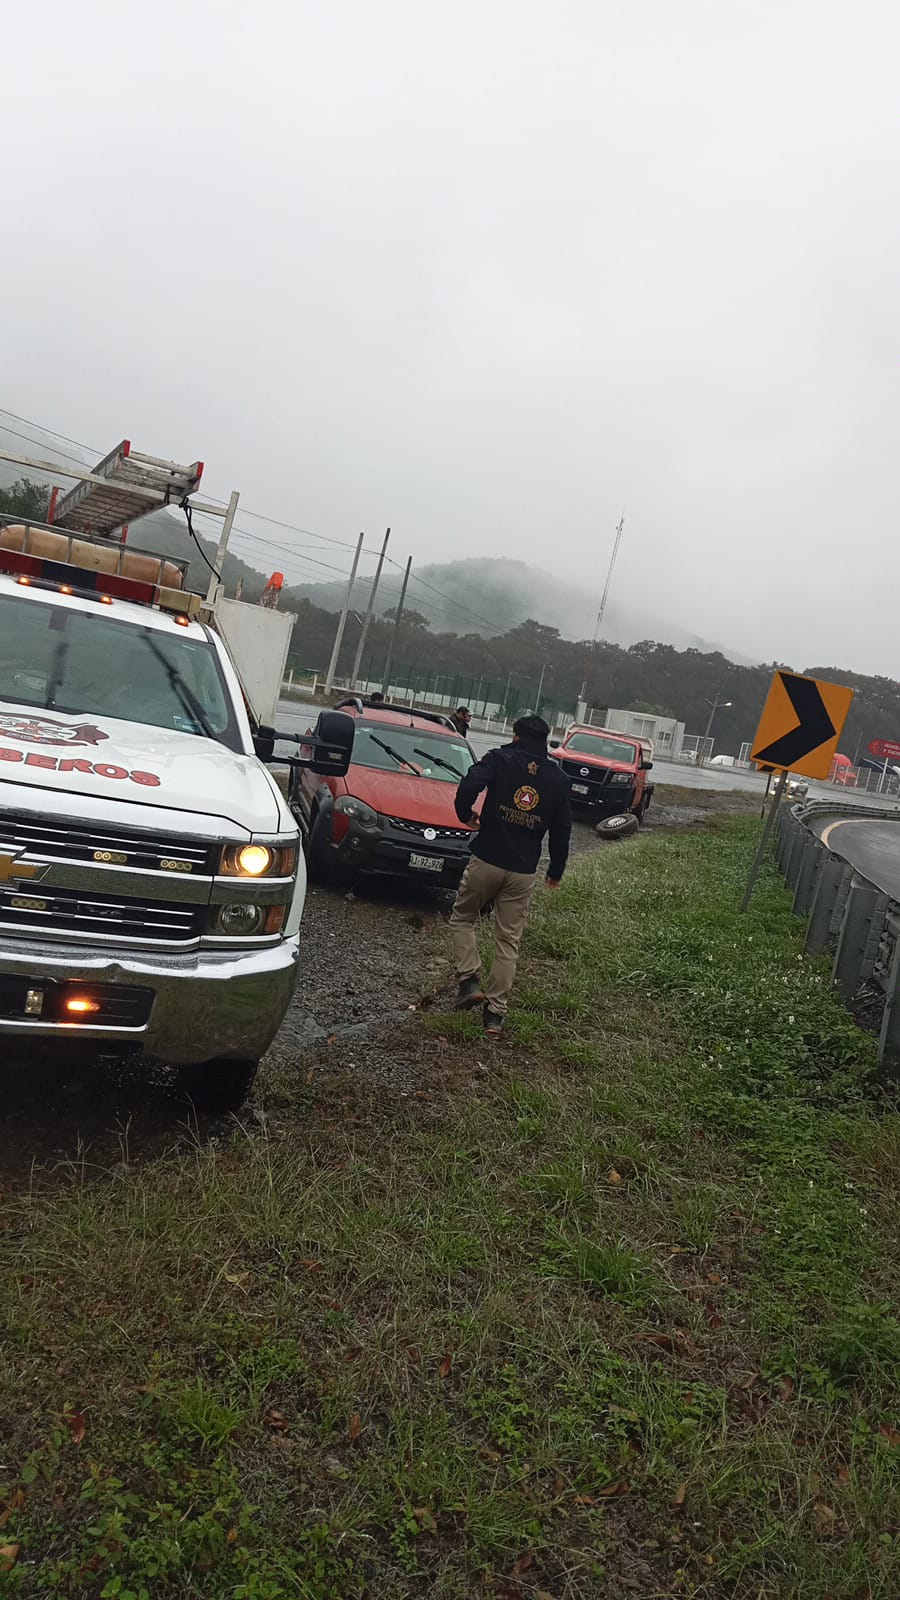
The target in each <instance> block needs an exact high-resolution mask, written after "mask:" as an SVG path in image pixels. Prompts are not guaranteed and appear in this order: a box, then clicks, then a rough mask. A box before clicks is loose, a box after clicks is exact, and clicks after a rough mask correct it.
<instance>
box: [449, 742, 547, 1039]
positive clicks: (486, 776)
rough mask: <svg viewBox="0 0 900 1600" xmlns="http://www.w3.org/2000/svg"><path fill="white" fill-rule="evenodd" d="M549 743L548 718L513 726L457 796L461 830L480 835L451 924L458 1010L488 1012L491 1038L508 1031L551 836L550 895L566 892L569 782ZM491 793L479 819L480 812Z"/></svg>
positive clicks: (486, 1020) (470, 774) (471, 771)
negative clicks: (487, 944)
mask: <svg viewBox="0 0 900 1600" xmlns="http://www.w3.org/2000/svg"><path fill="white" fill-rule="evenodd" d="M549 735H550V729H549V727H548V726H547V724H546V722H545V721H544V719H543V717H536V716H528V717H519V719H518V721H517V722H515V723H513V742H512V744H507V745H503V746H502V747H501V748H500V749H498V750H489V751H488V752H487V755H485V756H483V757H482V759H481V760H480V761H476V763H475V765H474V766H473V767H470V768H469V771H468V772H467V773H466V775H465V777H464V778H463V779H462V781H461V782H460V784H459V787H458V789H457V791H456V814H457V816H458V817H459V820H460V822H464V823H468V824H469V825H474V826H476V827H477V829H478V832H477V835H476V837H475V839H474V841H473V843H472V847H471V848H472V859H471V861H470V862H469V865H468V866H467V868H466V870H465V873H464V875H463V880H462V883H461V884H460V886H459V889H458V891H457V895H456V901H455V904H454V906H453V912H452V914H451V917H450V933H451V937H452V939H453V952H454V956H455V958H456V974H457V980H458V983H459V990H458V994H457V1001H456V1003H457V1006H458V1007H459V1008H460V1009H461V1010H470V1009H473V1008H474V1007H475V1006H478V1005H480V1006H482V1017H483V1021H484V1027H485V1032H486V1033H489V1034H498V1033H499V1032H500V1030H501V1029H502V1027H503V1019H504V1017H505V1015H506V1008H507V1004H508V1001H509V994H510V990H511V989H512V986H513V980H514V979H515V975H516V965H517V963H518V957H519V943H520V941H521V938H522V934H523V932H524V930H525V923H526V921H527V920H528V911H529V907H530V905H531V897H532V895H533V893H534V887H535V883H536V882H537V866H538V861H539V860H540V854H541V844H542V842H543V839H544V835H545V834H549V844H550V862H549V865H548V868H547V875H546V878H545V882H546V884H547V887H548V889H558V888H559V885H560V880H561V878H562V875H563V873H564V872H565V869H566V861H567V859H568V855H569V836H570V833H571V830H572V801H571V794H570V789H569V782H568V780H567V779H566V778H565V777H564V776H563V774H562V772H561V771H560V769H559V767H558V765H557V763H556V762H555V761H552V760H551V759H550V757H549V755H548V753H547V740H548V738H549ZM484 791H486V794H485V800H484V804H483V806H482V809H481V815H480V817H479V816H478V815H477V814H476V813H475V811H474V805H475V802H476V800H477V799H478V796H479V795H480V794H482V793H483V792H484ZM489 900H490V901H493V904H494V960H493V965H492V967H491V971H490V976H489V977H488V980H487V983H486V984H485V985H484V987H483V988H482V983H481V977H480V968H481V963H480V960H479V956H478V947H477V944H476V941H475V929H476V926H477V923H478V916H479V913H480V911H481V909H482V907H483V906H484V905H485V904H486V903H487V902H488V901H489Z"/></svg>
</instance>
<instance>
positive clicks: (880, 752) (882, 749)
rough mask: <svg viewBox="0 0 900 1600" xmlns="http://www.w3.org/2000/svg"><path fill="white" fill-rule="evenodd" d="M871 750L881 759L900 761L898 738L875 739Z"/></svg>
mask: <svg viewBox="0 0 900 1600" xmlns="http://www.w3.org/2000/svg"><path fill="white" fill-rule="evenodd" d="M869 751H870V753H871V754H872V755H873V756H877V757H878V759H879V761H900V744H898V742H897V740H896V739H873V740H872V743H871V744H870V745H869Z"/></svg>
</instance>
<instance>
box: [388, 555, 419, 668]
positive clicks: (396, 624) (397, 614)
mask: <svg viewBox="0 0 900 1600" xmlns="http://www.w3.org/2000/svg"><path fill="white" fill-rule="evenodd" d="M411 566H412V556H410V557H409V560H408V561H407V563H406V571H405V572H404V574H403V586H402V588H401V590H400V599H399V600H398V601H397V610H396V611H395V613H394V626H393V628H392V630H391V638H390V643H389V645H388V653H387V660H386V662H385V663H384V683H383V684H382V685H381V692H382V694H384V695H386V694H387V692H388V688H389V686H390V680H391V667H392V666H393V664H394V646H395V645H396V643H397V635H398V633H399V632H400V618H401V617H402V616H403V606H404V604H405V601H406V585H407V584H408V583H409V572H410V568H411Z"/></svg>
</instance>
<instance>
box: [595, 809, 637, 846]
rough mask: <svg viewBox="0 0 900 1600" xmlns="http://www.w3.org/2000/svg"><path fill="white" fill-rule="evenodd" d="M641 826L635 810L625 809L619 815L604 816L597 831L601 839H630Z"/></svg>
mask: <svg viewBox="0 0 900 1600" xmlns="http://www.w3.org/2000/svg"><path fill="white" fill-rule="evenodd" d="M639 826H640V824H639V822H638V819H637V817H636V816H635V814H634V812H633V811H623V812H622V813H621V814H620V815H619V816H617V817H604V818H603V821H602V822H598V823H597V827H596V829H595V832H596V833H597V835H598V837H599V838H601V839H630V838H631V836H632V834H634V833H637V831H638V827H639Z"/></svg>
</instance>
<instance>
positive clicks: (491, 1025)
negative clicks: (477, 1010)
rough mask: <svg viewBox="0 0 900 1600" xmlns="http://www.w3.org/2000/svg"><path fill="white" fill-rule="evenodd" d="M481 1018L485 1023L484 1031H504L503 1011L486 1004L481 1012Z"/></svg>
mask: <svg viewBox="0 0 900 1600" xmlns="http://www.w3.org/2000/svg"><path fill="white" fill-rule="evenodd" d="M481 1020H482V1022H483V1023H484V1031H485V1033H502V1032H503V1013H502V1012H500V1011H492V1010H491V1008H490V1006H489V1005H485V1006H484V1008H483V1010H482V1013H481Z"/></svg>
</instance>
